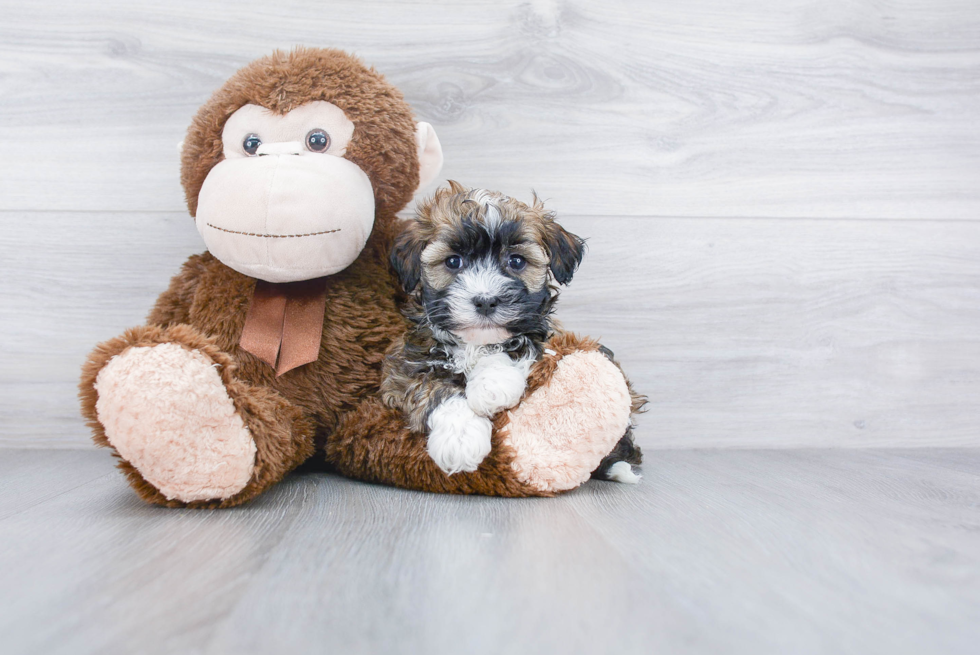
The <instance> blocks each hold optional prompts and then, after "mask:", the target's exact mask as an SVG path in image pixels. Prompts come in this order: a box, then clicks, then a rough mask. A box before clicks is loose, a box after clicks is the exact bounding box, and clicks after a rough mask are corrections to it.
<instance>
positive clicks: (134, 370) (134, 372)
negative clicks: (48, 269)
mask: <svg viewBox="0 0 980 655" xmlns="http://www.w3.org/2000/svg"><path fill="white" fill-rule="evenodd" d="M95 389H96V391H97V392H98V401H97V402H96V405H95V409H96V413H97V416H98V420H99V422H100V423H102V426H103V427H104V429H105V435H106V438H107V439H108V441H109V443H110V444H111V445H112V446H113V447H114V448H115V449H116V451H117V452H118V453H119V455H120V456H122V458H123V459H125V460H126V461H128V462H129V463H130V464H132V465H133V466H134V467H136V469H137V470H138V471H139V473H140V475H142V476H143V478H144V479H145V480H146V481H147V482H149V483H150V484H152V485H153V486H154V487H156V488H157V489H158V490H159V491H160V492H161V493H162V494H163V495H164V496H166V497H167V499H169V500H180V501H183V502H192V501H197V500H211V499H223V498H229V497H231V496H233V495H235V494H236V493H238V492H240V491H241V490H242V489H244V488H245V486H246V484H248V482H249V480H250V479H251V477H252V473H253V470H254V468H255V452H256V449H255V441H254V440H253V439H252V436H251V434H250V433H249V430H248V428H247V427H246V425H245V423H244V421H243V420H242V418H241V416H240V415H239V414H238V412H237V411H236V409H235V404H234V402H233V401H232V399H231V397H230V396H229V395H228V391H227V389H226V388H225V385H224V383H223V382H222V380H221V377H220V376H219V374H218V371H217V368H216V365H215V364H214V363H213V362H212V361H211V360H210V359H209V358H208V357H207V356H206V355H204V354H203V353H201V352H200V351H198V350H188V349H186V348H183V347H181V346H180V345H178V344H176V343H162V344H158V345H154V346H148V347H143V346H139V347H137V346H134V347H131V348H128V349H127V350H125V351H124V352H122V353H120V354H118V355H116V356H115V357H113V358H112V359H111V360H109V362H108V363H107V364H106V365H105V367H104V368H103V369H102V370H101V371H99V374H98V377H97V379H96V383H95Z"/></svg>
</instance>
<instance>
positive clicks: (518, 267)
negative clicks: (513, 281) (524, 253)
mask: <svg viewBox="0 0 980 655" xmlns="http://www.w3.org/2000/svg"><path fill="white" fill-rule="evenodd" d="M507 265H508V266H510V268H511V270H514V271H523V270H524V267H525V266H527V260H526V259H524V258H523V257H521V256H520V255H511V256H510V259H508V260H507Z"/></svg>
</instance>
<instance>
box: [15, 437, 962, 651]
mask: <svg viewBox="0 0 980 655" xmlns="http://www.w3.org/2000/svg"><path fill="white" fill-rule="evenodd" d="M644 473H645V475H644V478H643V480H642V481H641V483H640V484H639V485H638V486H631V485H617V484H614V483H609V482H591V483H589V484H587V485H586V486H585V487H583V488H581V489H579V490H577V491H575V492H573V493H571V494H568V495H565V496H562V497H559V498H556V499H527V500H516V501H515V500H502V499H493V498H480V497H452V496H435V495H427V494H421V493H414V492H406V491H401V490H396V489H388V488H383V487H377V486H371V485H368V484H364V483H359V482H353V481H350V480H346V479H343V478H339V477H335V476H332V475H329V474H325V473H315V472H314V473H304V474H298V475H294V476H293V477H291V478H290V479H288V480H287V482H286V483H285V484H282V485H280V486H279V487H277V488H275V489H274V490H273V491H272V492H271V493H269V494H267V495H265V496H263V497H262V498H260V499H259V500H258V501H257V502H255V503H254V504H252V505H250V506H248V507H242V508H238V509H234V510H228V511H222V512H209V511H194V510H179V511H175V510H166V509H159V508H154V507H151V506H148V505H145V504H143V503H142V502H140V501H139V500H138V499H137V498H136V497H135V495H134V494H133V493H132V492H131V491H130V490H129V488H128V487H127V486H126V484H125V483H124V481H123V479H122V477H121V476H120V475H119V474H118V473H117V472H116V471H114V470H113V468H112V462H111V457H110V456H109V454H108V453H107V452H104V451H83V450H76V451H70V450H63V451H37V450H13V449H11V450H6V451H3V452H2V457H0V607H2V608H3V611H2V612H0V644H3V647H2V652H4V653H6V654H13V653H71V654H73V655H77V654H79V653H236V654H241V653H289V652H297V653H298V652H324V653H450V652H457V653H474V654H476V653H488V654H497V653H658V654H667V653H745V654H747V655H760V654H764V653H835V654H844V653H854V654H856V655H868V654H870V653H889V654H896V653H916V654H921V653H930V654H931V653H948V654H951V653H963V654H964V655H966V654H974V653H976V652H977V651H976V647H977V644H978V643H980V579H978V576H980V574H978V571H980V451H977V450H973V449H916V450H878V449H874V450H840V449H836V450H797V451H734V450H727V451H726V450H673V451H664V452H657V453H654V454H652V456H651V457H650V459H649V463H648V464H647V465H646V466H645V467H644Z"/></svg>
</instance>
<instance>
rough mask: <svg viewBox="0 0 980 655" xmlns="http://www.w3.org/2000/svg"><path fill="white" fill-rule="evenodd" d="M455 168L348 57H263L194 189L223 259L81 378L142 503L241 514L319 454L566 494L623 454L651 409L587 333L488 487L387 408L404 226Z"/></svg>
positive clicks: (182, 283) (380, 477) (443, 488)
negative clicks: (436, 458)
mask: <svg viewBox="0 0 980 655" xmlns="http://www.w3.org/2000/svg"><path fill="white" fill-rule="evenodd" d="M441 163H442V152H441V148H440V146H439V142H438V139H437V138H436V136H435V133H434V132H433V130H432V128H431V126H429V125H427V124H425V123H418V124H417V123H416V122H415V120H414V118H413V116H412V112H411V110H410V108H409V107H408V105H407V104H406V103H405V101H404V100H403V98H402V95H401V93H399V92H398V90H397V89H395V88H394V87H392V86H391V85H390V84H388V83H387V82H386V81H385V80H384V78H383V77H382V76H381V75H380V74H379V73H377V72H376V71H374V70H373V69H370V68H367V67H365V66H364V65H363V64H362V63H361V62H360V61H359V60H357V59H356V58H354V57H352V56H350V55H347V54H346V53H343V52H341V51H337V50H329V49H309V48H298V49H296V50H293V51H292V52H288V53H284V52H276V53H274V54H273V55H271V56H269V57H265V58H263V59H260V60H258V61H255V62H253V63H252V64H250V65H248V66H246V67H245V68H243V69H242V70H240V71H238V72H237V73H236V74H235V75H234V76H233V77H232V78H231V79H230V80H228V82H227V83H226V84H225V85H224V86H223V87H222V88H221V89H219V90H218V91H217V92H216V93H215V94H214V95H213V96H212V97H211V99H210V100H209V101H208V102H207V103H206V104H205V105H204V106H203V107H202V108H201V109H200V110H199V112H198V114H197V116H196V117H195V118H194V121H193V123H192V125H191V127H190V129H189V130H188V134H187V139H186V140H185V142H184V146H183V152H182V157H181V182H182V183H183V186H184V190H185V192H186V196H187V205H188V208H189V210H190V213H191V215H192V216H194V217H195V220H196V222H197V226H198V229H199V231H200V232H201V234H202V236H203V237H204V240H205V243H206V244H207V246H208V252H205V253H203V254H201V255H196V256H193V257H191V258H190V259H189V260H188V261H187V262H186V263H185V264H184V266H183V268H182V269H181V271H180V272H179V273H178V274H177V275H176V276H175V277H174V278H173V280H172V281H171V284H170V287H169V288H168V289H167V290H166V291H165V292H164V293H163V294H162V295H161V296H160V298H159V299H158V300H157V303H156V305H155V307H154V308H153V310H152V311H151V312H150V315H149V318H148V321H147V325H145V326H142V327H137V328H133V329H130V330H128V331H127V332H125V333H124V334H123V335H122V336H120V337H117V338H115V339H112V340H110V341H107V342H105V343H103V344H100V345H99V346H98V347H97V348H96V349H95V350H94V351H93V352H92V354H91V355H90V356H89V359H88V361H87V362H86V363H85V365H84V367H83V371H82V379H81V383H80V397H81V400H82V411H83V414H84V415H85V417H86V419H87V420H88V423H89V425H90V426H91V427H92V429H93V431H94V440H95V442H96V443H97V444H99V445H102V446H110V447H112V448H113V449H114V450H115V453H116V454H117V455H118V457H119V458H120V463H119V466H120V468H121V469H122V470H123V471H124V472H125V473H126V475H127V476H128V478H129V481H130V483H131V484H132V486H133V487H134V489H135V490H136V491H137V493H138V494H139V495H140V496H141V497H142V498H143V499H145V500H147V501H149V502H152V503H157V504H162V505H167V506H172V507H179V506H190V507H230V506H234V505H238V504H241V503H243V502H245V501H247V500H249V499H251V498H254V497H255V496H256V495H258V494H259V493H261V492H262V491H264V490H266V489H268V488H269V487H270V486H271V485H273V484H275V483H276V482H278V481H279V480H281V479H282V478H283V476H284V475H286V474H287V473H288V472H289V471H291V470H292V469H294V468H295V467H297V466H298V465H299V464H301V463H302V462H304V461H305V460H306V459H308V458H310V457H311V456H312V455H313V454H314V452H316V451H317V450H318V449H319V450H321V451H322V452H324V453H325V455H326V460H327V462H328V463H329V464H330V465H332V467H333V468H334V469H336V470H337V471H339V472H341V473H343V474H345V475H348V476H351V477H355V478H359V479H363V480H370V481H375V482H380V483H384V484H392V485H398V486H402V487H407V488H413V489H423V490H430V491H438V492H449V493H482V494H495V495H507V496H527V495H551V494H553V493H556V492H559V491H563V490H566V489H570V488H573V487H575V486H577V485H579V484H581V483H582V482H583V481H585V480H586V479H587V478H588V477H589V474H590V473H591V472H592V471H593V470H595V469H596V467H597V466H598V465H599V464H600V461H601V460H603V457H604V456H605V455H607V454H608V453H610V451H612V450H613V448H614V447H615V446H617V443H619V442H620V439H621V438H622V437H623V435H624V433H628V428H629V425H630V416H631V412H632V411H633V410H635V409H637V404H638V401H637V399H636V397H635V396H633V395H632V394H631V391H630V389H629V385H628V382H627V381H626V379H625V377H624V376H623V375H622V373H621V371H620V370H619V368H618V367H617V366H616V365H615V364H614V363H612V362H611V360H610V359H608V358H607V357H606V356H605V355H604V354H603V353H602V352H600V346H599V345H598V344H597V343H596V342H594V341H592V340H589V339H580V338H576V337H574V336H572V335H568V334H563V335H560V336H558V337H555V338H554V339H553V340H552V341H551V342H550V343H549V344H548V346H549V351H548V352H549V354H547V355H546V356H545V357H544V358H543V359H542V360H541V361H540V362H538V364H537V365H536V366H535V367H534V369H533V370H532V373H531V376H530V378H529V380H528V389H527V393H526V395H525V397H524V400H523V401H522V402H521V404H520V405H518V406H517V407H516V408H514V409H513V410H511V411H510V412H506V413H504V414H501V415H499V416H497V417H496V419H495V422H494V428H495V433H494V436H493V449H492V452H491V454H490V455H489V456H488V457H487V458H486V459H485V460H484V461H483V463H482V464H481V465H480V467H479V469H478V470H476V471H474V472H468V473H457V474H454V475H446V474H445V473H443V472H442V470H440V469H439V468H438V467H437V466H436V465H435V464H434V463H433V462H432V461H431V459H430V458H429V456H428V454H427V453H426V449H425V437H424V435H419V434H415V433H411V432H409V431H408V430H407V429H406V428H405V425H404V422H403V420H402V418H401V417H400V416H399V415H398V414H397V413H396V412H395V411H394V410H391V409H388V408H386V407H385V406H384V405H383V404H382V403H381V402H380V399H379V383H380V376H381V365H382V360H383V358H384V353H385V350H386V349H387V348H388V346H389V345H390V344H391V342H392V341H393V339H395V338H396V337H397V336H398V335H400V334H402V333H403V332H404V331H405V329H406V324H405V320H404V319H403V318H402V316H401V315H400V313H399V307H398V300H399V298H400V297H401V296H400V294H401V293H402V291H401V290H400V285H399V284H398V282H397V280H396V279H395V278H394V276H393V275H392V273H391V271H390V268H389V264H388V255H389V251H390V246H391V243H392V241H393V239H394V236H395V234H396V233H397V232H398V231H399V225H398V223H399V221H398V219H397V218H396V216H395V214H396V212H398V211H399V210H401V209H402V208H404V207H405V206H406V205H407V203H408V202H409V201H410V200H411V198H412V195H413V193H414V192H415V190H416V189H417V188H418V187H419V186H420V182H423V183H424V182H427V181H429V180H431V179H433V178H434V177H435V176H436V175H437V174H438V170H439V168H440V166H441ZM552 353H553V354H552ZM620 445H621V444H620Z"/></svg>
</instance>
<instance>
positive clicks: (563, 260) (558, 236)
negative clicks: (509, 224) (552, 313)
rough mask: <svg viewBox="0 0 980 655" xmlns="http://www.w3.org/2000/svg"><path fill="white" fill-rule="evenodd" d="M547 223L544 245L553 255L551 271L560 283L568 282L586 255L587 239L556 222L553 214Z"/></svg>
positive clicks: (551, 255)
mask: <svg viewBox="0 0 980 655" xmlns="http://www.w3.org/2000/svg"><path fill="white" fill-rule="evenodd" d="M546 225H547V227H546V229H545V239H544V242H545V243H544V245H545V247H546V248H547V249H548V255H549V256H550V257H551V273H552V274H553V275H554V276H555V280H556V281H557V282H558V284H568V283H569V282H571V281H572V275H574V274H575V269H577V268H578V265H579V264H581V263H582V258H583V257H584V256H585V240H584V239H582V238H581V237H578V236H576V235H574V234H572V233H571V232H569V231H568V230H566V229H565V228H563V227H562V226H561V225H559V224H558V223H556V222H555V220H554V216H553V215H552V217H551V220H549V221H548V222H547V224H546Z"/></svg>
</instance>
